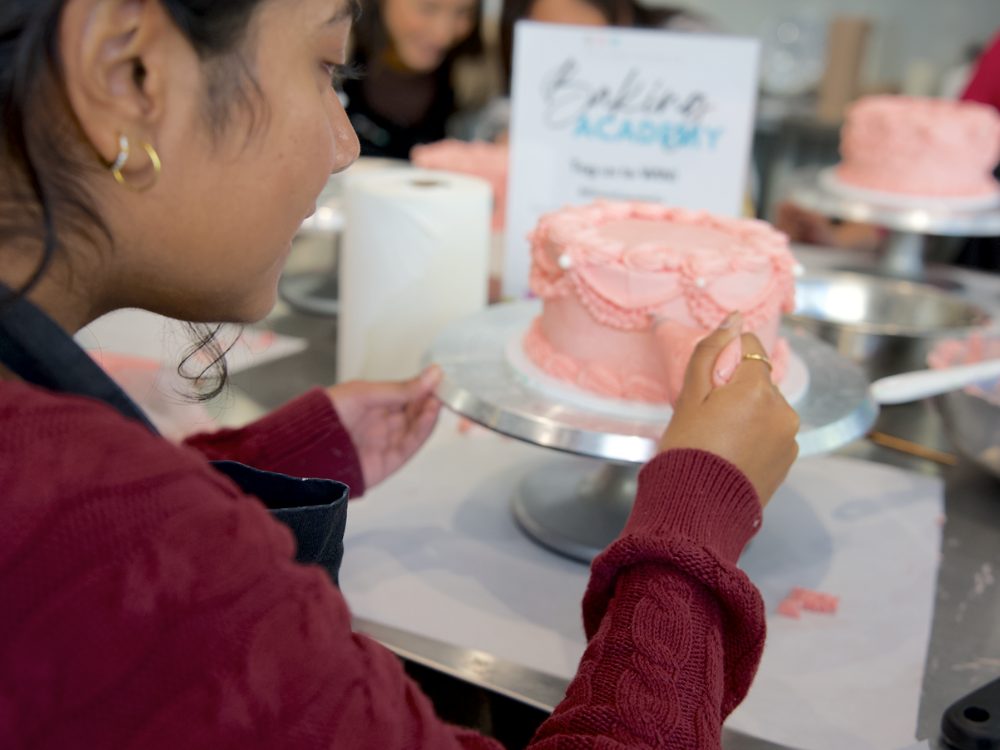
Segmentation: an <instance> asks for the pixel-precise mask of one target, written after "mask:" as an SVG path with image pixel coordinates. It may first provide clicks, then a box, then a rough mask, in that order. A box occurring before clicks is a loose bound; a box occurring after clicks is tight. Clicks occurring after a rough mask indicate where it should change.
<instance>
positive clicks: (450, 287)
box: [337, 169, 492, 381]
mask: <svg viewBox="0 0 1000 750" xmlns="http://www.w3.org/2000/svg"><path fill="white" fill-rule="evenodd" d="M491 196H492V189H491V187H490V184H489V183H488V182H486V181H485V180H481V179H479V178H476V177H469V176H464V175H457V174H452V173H449V172H435V171H430V170H418V169H386V170H381V171H378V172H373V173H371V174H369V175H359V176H358V177H356V178H354V179H353V180H351V181H350V182H348V184H347V186H346V199H345V213H346V225H345V228H344V235H343V239H342V244H341V258H340V314H339V319H338V322H337V380H338V381H344V380H351V379H353V378H364V379H366V380H399V379H403V378H409V377H413V376H414V375H416V374H417V373H418V372H419V370H420V360H421V358H422V357H423V355H424V353H425V352H426V351H427V349H428V348H429V347H430V345H431V343H432V342H433V340H434V337H435V336H436V335H437V334H438V332H439V331H440V330H441V329H442V328H444V327H445V326H446V325H447V324H448V323H450V322H451V321H453V320H457V319H458V318H462V317H465V316H466V315H470V314H472V313H474V312H476V311H478V310H481V309H482V308H483V307H484V306H485V305H486V295H487V284H488V276H489V247H490V219H491V210H492V205H491V203H492V197H491Z"/></svg>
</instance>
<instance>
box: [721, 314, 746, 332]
mask: <svg viewBox="0 0 1000 750" xmlns="http://www.w3.org/2000/svg"><path fill="white" fill-rule="evenodd" d="M741 317H742V316H741V315H740V311H739V310H733V311H732V312H731V313H729V315H727V316H726V319H725V320H724V321H722V322H721V323H720V324H719V329H720V330H725V329H726V328H732V327H733V325H734V324H735V323H736V321H737V320H739V319H740V318H741Z"/></svg>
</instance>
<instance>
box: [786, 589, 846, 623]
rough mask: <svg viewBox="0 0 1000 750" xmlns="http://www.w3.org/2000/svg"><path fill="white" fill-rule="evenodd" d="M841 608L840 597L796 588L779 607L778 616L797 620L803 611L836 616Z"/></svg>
mask: <svg viewBox="0 0 1000 750" xmlns="http://www.w3.org/2000/svg"><path fill="white" fill-rule="evenodd" d="M839 607H840V597H839V596H834V595H833V594H825V593H823V592H822V591H813V590H812V589H807V588H803V587H802V586H795V587H794V588H793V589H792V592H791V593H790V594H789V595H788V596H787V597H785V600H784V601H783V602H781V604H779V605H778V614H779V615H784V616H785V617H791V618H793V619H796V620H797V619H799V618H800V617H801V612H802V610H803V609H806V610H809V611H810V612H823V613H825V614H831V615H832V614H836V612H837V609H838V608H839Z"/></svg>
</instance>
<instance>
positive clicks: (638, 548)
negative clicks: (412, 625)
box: [0, 382, 764, 750]
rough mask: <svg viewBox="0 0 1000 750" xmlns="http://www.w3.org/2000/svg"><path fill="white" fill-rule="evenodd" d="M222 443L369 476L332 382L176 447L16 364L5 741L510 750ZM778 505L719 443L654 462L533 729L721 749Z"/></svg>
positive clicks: (6, 422)
mask: <svg viewBox="0 0 1000 750" xmlns="http://www.w3.org/2000/svg"><path fill="white" fill-rule="evenodd" d="M206 454H208V456H209V457H210V458H230V459H235V460H240V461H244V462H247V463H250V464H252V465H254V466H256V467H258V468H261V469H268V470H275V471H281V472H288V473H293V474H298V475H300V476H315V477H328V478H333V477H336V478H338V479H341V480H345V481H346V482H347V483H348V484H350V485H353V486H354V487H355V489H356V490H357V489H358V488H360V483H361V473H360V469H359V465H358V460H357V456H356V453H355V451H354V449H353V446H352V445H351V442H350V438H349V437H348V435H347V433H346V432H345V430H344V429H343V427H342V426H341V425H340V422H339V421H338V419H337V415H336V412H335V411H334V409H333V407H332V405H331V402H330V400H329V399H328V398H327V397H326V395H325V394H324V393H323V392H322V391H321V390H319V389H317V390H314V391H312V392H310V393H308V394H306V395H305V396H303V397H301V398H299V399H297V400H296V401H294V402H292V403H291V404H290V405H288V406H286V407H284V408H283V409H280V410H278V411H277V412H276V413H274V414H272V415H271V416H268V417H266V418H265V419H263V420H261V421H259V422H257V423H255V424H253V425H250V426H249V427H247V428H245V429H242V430H237V431H225V432H222V433H219V434H217V435H213V436H208V437H200V438H197V439H194V440H192V441H190V443H189V446H187V447H176V446H173V445H171V444H169V443H168V442H167V441H165V440H163V439H161V438H158V437H155V436H153V435H152V434H150V433H149V432H147V431H146V430H145V428H143V427H141V426H140V425H138V424H136V423H134V422H131V421H128V420H126V419H124V418H123V417H121V416H120V415H119V414H118V413H117V412H115V411H114V410H112V409H111V408H109V407H107V406H105V405H103V404H101V403H98V402H95V401H92V400H89V399H85V398H79V397H73V396H63V395H54V394H51V393H48V392H46V391H44V390H41V389H38V388H34V387H31V386H27V385H23V384H19V383H10V382H0V747H2V748H5V750H16V749H19V748H53V749H55V748H58V749H59V750H65V749H66V748H74V749H76V750H85V749H89V748H93V749H94V750H112V749H114V748H136V749H137V750H138V749H141V750H159V749H160V748H162V749H163V750H200V749H202V748H204V749H205V750H224V749H227V748H234V749H237V748H238V749H239V750H253V749H254V748H262V749H263V748H268V749H269V750H275V749H277V748H282V749H285V748H373V749H377V750H391V749H393V748H428V749H429V748H435V749H436V750H438V749H441V748H460V747H464V748H490V749H491V750H497V749H498V748H499V745H498V744H497V743H496V742H495V741H493V740H489V739H486V738H483V737H481V736H479V735H477V734H475V733H473V732H470V731H468V730H464V729H459V728H456V727H454V726H450V725H448V724H445V723H443V722H442V721H441V720H439V719H438V718H437V717H436V716H435V715H434V711H433V708H432V707H431V704H430V702H429V701H428V699H427V698H426V697H425V696H423V694H421V692H420V690H419V688H418V687H417V686H416V685H415V684H414V683H413V682H411V681H410V680H409V679H408V678H407V677H406V675H405V674H404V673H403V670H402V668H401V667H400V664H399V662H398V660H397V659H396V658H395V657H394V656H393V655H392V654H391V653H389V652H388V651H386V650H385V649H384V648H382V647H381V646H379V645H378V644H377V643H375V642H374V641H372V640H370V639H369V638H367V637H365V636H363V635H360V634H357V633H352V632H351V620H350V614H349V612H348V608H347V605H346V604H345V602H344V599H343V597H342V596H341V595H340V593H339V591H337V589H336V588H334V586H333V585H331V583H330V580H329V578H328V577H327V575H326V573H325V572H324V571H322V570H321V569H320V568H318V567H313V566H302V565H298V564H296V563H295V562H293V557H294V542H293V538H292V535H291V533H290V532H289V531H288V530H287V529H286V528H285V527H284V526H282V525H281V524H280V523H278V522H277V521H275V520H273V519H272V518H271V517H270V516H269V514H268V513H267V512H266V511H265V509H264V507H263V506H262V505H261V504H260V503H259V502H258V501H256V500H255V499H254V498H252V497H248V496H246V495H243V494H242V493H241V492H240V491H239V490H238V489H237V487H236V486H235V485H234V484H232V483H231V482H230V481H229V480H228V479H226V478H225V477H224V476H222V475H221V474H219V473H217V472H216V471H214V470H213V469H212V468H211V466H210V465H209V464H208V462H207V461H206ZM760 517H761V509H760V503H759V502H758V499H757V496H756V494H755V492H754V489H753V487H752V485H750V483H749V482H748V481H747V480H746V479H745V477H744V476H743V475H742V474H741V473H740V472H739V471H737V470H736V469H735V468H734V467H733V466H732V465H730V464H728V463H727V462H725V461H723V460H722V459H720V458H717V457H715V456H713V455H711V454H708V453H703V452H700V451H694V450H683V451H670V452H668V453H666V454H663V455H661V456H659V457H657V458H656V459H654V460H653V461H652V462H650V464H649V465H648V466H647V467H646V468H645V469H643V471H642V473H641V474H640V478H639V493H638V498H637V500H636V506H635V510H634V511H633V513H632V517H631V519H630V520H629V523H628V526H627V528H626V530H625V533H624V534H623V535H622V537H621V539H620V540H619V541H617V542H615V543H614V544H613V545H612V546H611V547H610V548H609V549H608V550H607V551H606V552H605V553H604V554H602V555H601V556H600V557H599V558H598V559H597V560H596V561H595V562H594V565H593V572H592V575H591V581H590V586H589V588H588V590H587V594H586V598H585V600H584V623H585V627H586V632H587V637H588V639H589V645H588V647H587V651H586V654H585V655H584V657H583V661H582V662H581V665H580V670H579V672H578V674H577V677H576V679H575V680H574V681H573V683H572V685H571V687H570V689H569V693H568V695H567V697H566V700H564V701H563V702H562V703H561V704H560V705H559V707H558V708H557V709H556V711H555V713H553V715H552V718H550V719H549V720H548V721H546V722H545V724H544V725H543V726H542V728H541V729H540V730H539V732H538V735H537V737H536V738H535V745H534V747H537V748H547V749H552V750H554V749H555V748H560V749H566V750H569V749H570V748H605V749H610V748H647V747H668V748H682V747H683V748H696V747H697V748H718V747H719V744H720V729H721V725H722V721H723V719H724V718H725V717H726V715H728V714H729V712H730V711H732V710H733V708H734V707H735V706H736V705H737V704H738V703H739V702H740V700H741V699H742V698H743V696H744V694H745V693H746V690H747V688H748V687H749V685H750V682H751V679H752V678H753V674H754V671H755V670H756V667H757V663H758V661H759V658H760V655H761V650H762V648H763V643H764V611H763V604H762V601H761V599H760V596H759V595H758V592H757V590H756V589H755V588H754V587H753V585H752V584H751V583H750V582H749V581H748V580H747V578H746V577H745V576H744V575H743V573H741V572H740V571H739V570H738V569H737V568H736V565H735V563H736V560H737V557H738V556H739V554H740V552H741V551H742V549H743V547H744V546H745V544H746V543H747V541H748V540H749V539H750V537H751V536H753V534H754V532H755V531H756V529H757V527H758V526H759V524H760Z"/></svg>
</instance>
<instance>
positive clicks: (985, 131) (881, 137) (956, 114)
mask: <svg viewBox="0 0 1000 750" xmlns="http://www.w3.org/2000/svg"><path fill="white" fill-rule="evenodd" d="M840 155H841V157H842V158H843V161H841V163H840V164H839V165H837V168H836V176H837V179H838V180H840V181H841V182H842V183H844V184H846V185H854V186H857V187H861V188H866V189H868V190H880V191H883V192H889V193H902V194H908V195H919V196H940V197H952V198H955V197H972V196H984V195H985V196H988V195H992V194H995V193H997V192H1000V185H998V184H997V181H996V180H995V179H994V178H993V174H992V172H993V169H994V167H996V165H997V161H1000V114H997V111H996V110H995V109H993V108H992V107H989V106H987V105H985V104H980V103H978V102H954V101H948V100H945V99H930V98H922V97H914V96H889V95H880V96H867V97H864V98H862V99H859V100H858V101H857V102H855V103H854V104H852V105H851V106H850V107H849V108H848V110H847V117H846V120H845V122H844V128H843V130H842V131H841V134H840Z"/></svg>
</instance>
